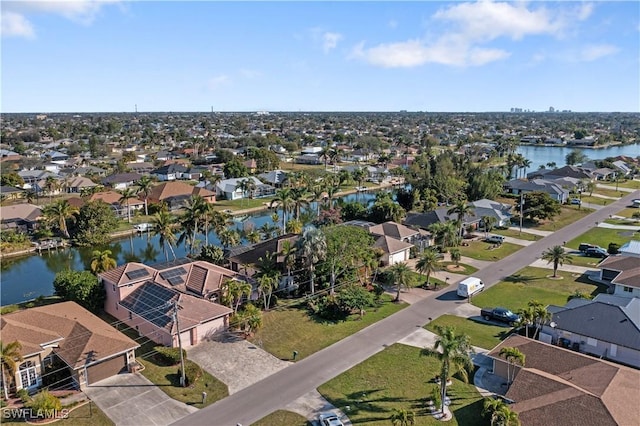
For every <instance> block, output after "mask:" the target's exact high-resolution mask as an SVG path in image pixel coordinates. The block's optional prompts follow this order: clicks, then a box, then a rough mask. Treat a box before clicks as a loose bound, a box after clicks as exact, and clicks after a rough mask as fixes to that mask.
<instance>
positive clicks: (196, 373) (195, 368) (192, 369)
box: [178, 361, 202, 386]
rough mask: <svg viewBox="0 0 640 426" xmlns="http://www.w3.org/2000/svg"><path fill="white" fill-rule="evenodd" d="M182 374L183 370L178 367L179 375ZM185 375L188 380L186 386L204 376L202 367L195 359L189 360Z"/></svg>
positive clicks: (186, 364) (185, 367)
mask: <svg viewBox="0 0 640 426" xmlns="http://www.w3.org/2000/svg"><path fill="white" fill-rule="evenodd" d="M181 374H182V370H181V369H180V367H178V376H180V375H181ZM184 377H185V381H186V382H187V383H186V384H185V385H186V386H191V385H193V384H195V382H196V381H197V380H198V379H199V378H200V377H202V369H201V368H200V366H199V365H198V364H196V363H195V362H193V361H187V362H186V363H185V365H184Z"/></svg>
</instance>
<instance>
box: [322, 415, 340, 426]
mask: <svg viewBox="0 0 640 426" xmlns="http://www.w3.org/2000/svg"><path fill="white" fill-rule="evenodd" d="M318 424H319V425H320V426H344V424H343V423H342V422H341V421H340V419H339V418H338V416H337V415H335V414H334V413H321V414H320V415H319V416H318Z"/></svg>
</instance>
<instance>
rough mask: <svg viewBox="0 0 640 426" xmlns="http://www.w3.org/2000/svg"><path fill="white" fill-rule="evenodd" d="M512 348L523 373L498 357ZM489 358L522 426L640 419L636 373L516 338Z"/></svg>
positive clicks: (639, 381) (601, 423) (602, 425)
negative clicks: (522, 358) (522, 361)
mask: <svg viewBox="0 0 640 426" xmlns="http://www.w3.org/2000/svg"><path fill="white" fill-rule="evenodd" d="M508 347H509V348H516V349H518V350H519V351H520V352H522V353H523V354H524V355H525V364H524V367H522V366H518V365H515V364H509V363H508V362H507V361H506V360H505V359H504V358H503V357H501V356H500V351H501V350H502V349H503V348H508ZM488 356H489V357H490V358H491V359H492V361H493V374H494V375H495V376H498V378H500V379H502V380H504V383H505V386H506V387H505V388H504V389H505V393H504V395H503V396H504V398H505V400H506V401H508V402H509V403H510V404H509V405H510V408H511V409H512V410H513V411H515V412H516V413H518V417H519V419H520V421H521V423H522V424H523V425H528V426H566V425H598V426H605V425H611V426H614V425H632V424H636V423H637V421H638V419H639V418H640V405H638V401H640V371H638V370H636V369H633V368H629V367H626V366H623V365H618V364H613V363H610V362H608V361H603V360H600V359H598V358H595V357H592V356H588V355H583V354H581V353H578V352H573V351H570V350H568V349H564V348H560V347H558V346H553V345H550V344H547V343H543V342H540V341H536V340H532V339H527V338H526V337H523V336H519V335H515V334H512V335H511V336H509V337H507V338H506V339H505V340H503V341H502V342H501V343H500V344H499V345H498V346H496V347H495V348H494V349H493V350H491V352H489V354H488ZM510 378H513V379H512V380H510ZM509 382H511V383H510V384H508V385H507V383H509Z"/></svg>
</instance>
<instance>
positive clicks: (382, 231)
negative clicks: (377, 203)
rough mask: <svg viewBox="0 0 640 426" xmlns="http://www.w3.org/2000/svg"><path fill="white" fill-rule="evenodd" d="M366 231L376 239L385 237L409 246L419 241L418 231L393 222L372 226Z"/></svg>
mask: <svg viewBox="0 0 640 426" xmlns="http://www.w3.org/2000/svg"><path fill="white" fill-rule="evenodd" d="M368 230H369V233H371V234H373V235H375V236H376V237H382V236H387V237H391V238H395V239H396V240H399V241H404V242H406V243H411V244H413V243H415V242H416V241H418V240H419V239H420V231H417V230H415V229H412V228H409V227H408V226H404V225H401V224H399V223H396V222H393V221H389V222H384V223H380V224H378V225H372V226H370V227H369V229H368Z"/></svg>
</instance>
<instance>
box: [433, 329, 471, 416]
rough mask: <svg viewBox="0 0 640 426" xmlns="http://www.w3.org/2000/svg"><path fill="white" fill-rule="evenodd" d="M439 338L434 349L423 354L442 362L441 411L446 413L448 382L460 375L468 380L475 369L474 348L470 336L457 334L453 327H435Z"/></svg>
mask: <svg viewBox="0 0 640 426" xmlns="http://www.w3.org/2000/svg"><path fill="white" fill-rule="evenodd" d="M435 330H436V334H437V335H438V338H437V339H436V341H435V343H434V345H433V347H432V348H425V349H423V350H422V354H423V355H425V356H429V357H432V358H436V359H437V360H438V361H440V396H441V398H440V401H441V407H440V409H441V410H442V412H443V413H444V404H445V400H446V397H447V380H449V378H450V377H451V376H452V375H453V374H455V373H459V374H460V375H461V377H462V379H463V380H464V381H467V380H468V373H467V371H468V370H471V369H472V368H473V363H472V362H471V357H470V356H469V353H471V352H473V348H472V347H471V344H470V343H469V336H467V335H466V334H460V335H458V334H456V330H455V328H453V327H442V326H436V327H435Z"/></svg>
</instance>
